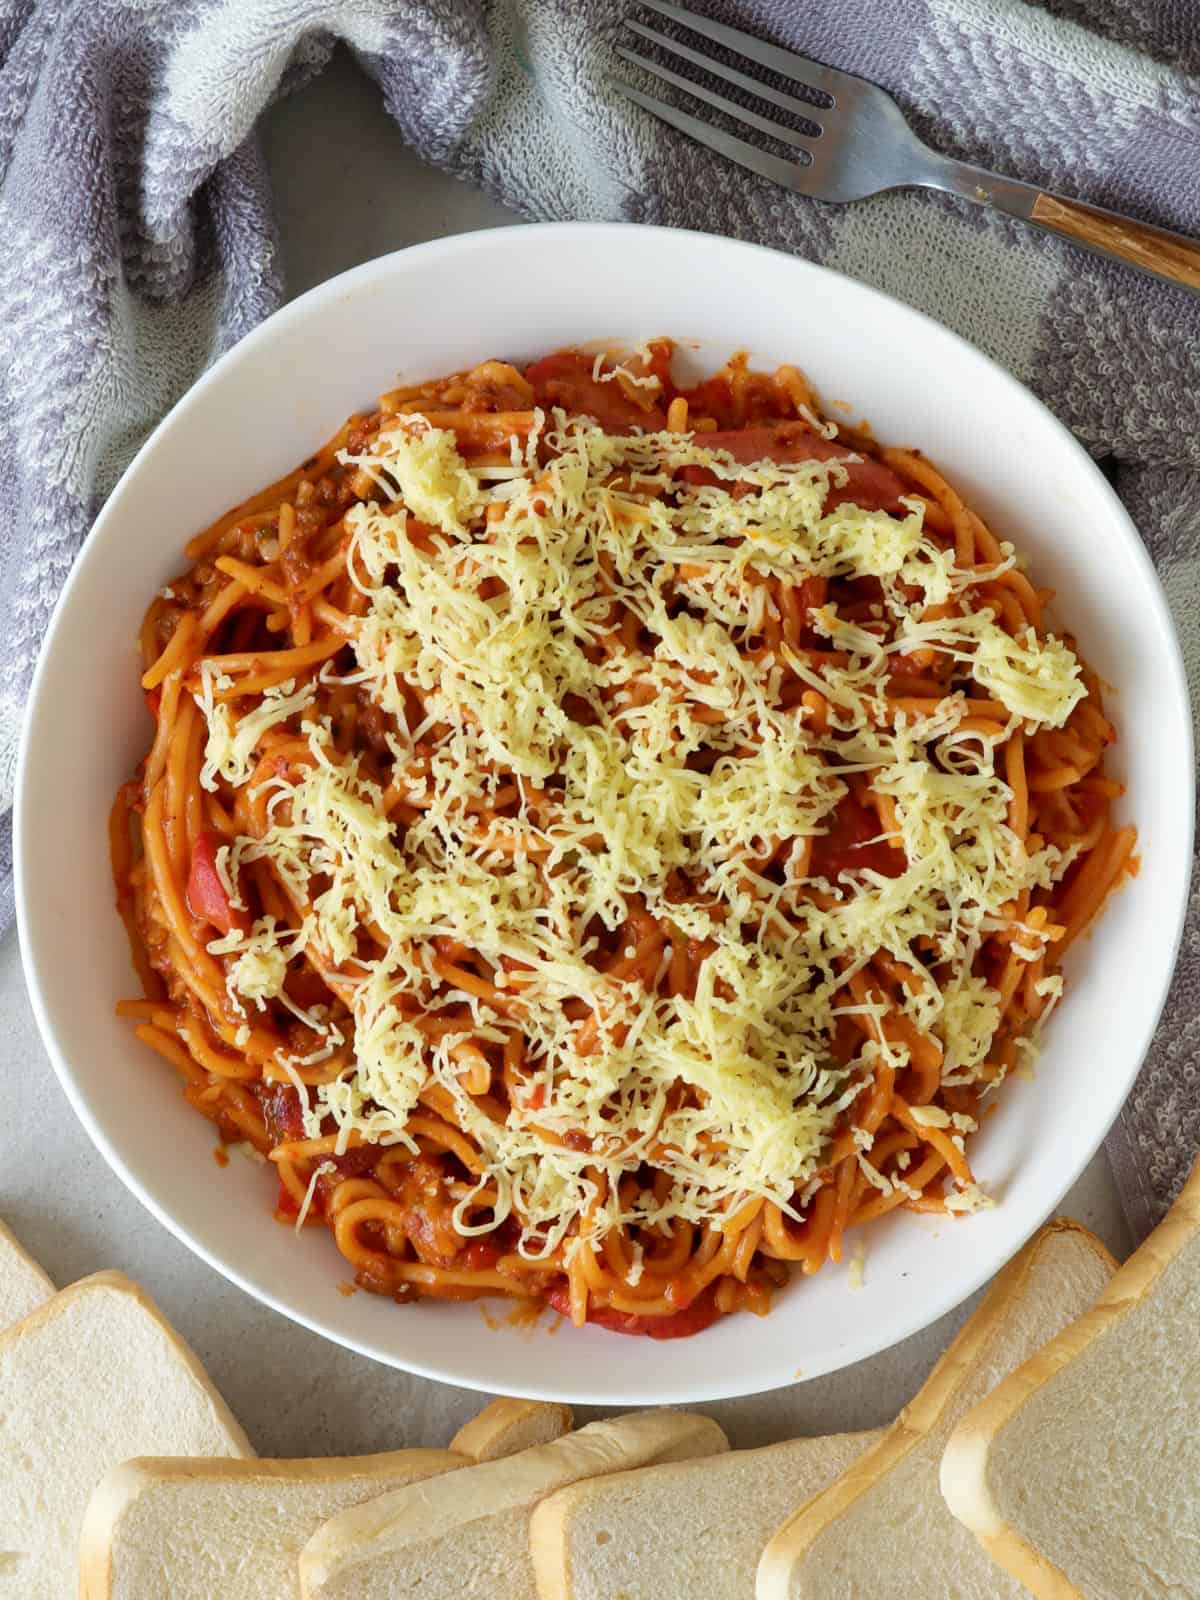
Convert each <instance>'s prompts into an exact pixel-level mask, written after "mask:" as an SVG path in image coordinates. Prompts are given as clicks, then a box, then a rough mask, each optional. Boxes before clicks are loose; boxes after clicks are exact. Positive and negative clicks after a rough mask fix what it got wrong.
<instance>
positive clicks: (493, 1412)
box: [450, 1400, 571, 1461]
mask: <svg viewBox="0 0 1200 1600" xmlns="http://www.w3.org/2000/svg"><path fill="white" fill-rule="evenodd" d="M570 1431H571V1408H570V1406H559V1405H551V1404H549V1403H548V1402H546V1401H545V1400H493V1401H492V1402H491V1404H490V1405H486V1406H484V1408H483V1410H482V1411H481V1412H480V1413H479V1415H478V1416H477V1417H472V1418H471V1420H470V1422H464V1423H463V1425H462V1427H461V1428H460V1429H459V1430H458V1432H457V1433H456V1434H455V1435H454V1437H453V1439H451V1441H450V1448H451V1450H456V1451H457V1452H458V1454H459V1455H460V1456H469V1457H470V1459H471V1460H472V1461H499V1460H500V1458H501V1457H502V1456H512V1455H516V1453H517V1451H518V1450H530V1449H532V1448H533V1446H534V1445H535V1444H549V1443H550V1442H551V1441H552V1440H553V1439H560V1438H561V1437H562V1436H563V1434H564V1433H569V1432H570Z"/></svg>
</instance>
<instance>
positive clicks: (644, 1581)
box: [529, 1429, 882, 1600]
mask: <svg viewBox="0 0 1200 1600" xmlns="http://www.w3.org/2000/svg"><path fill="white" fill-rule="evenodd" d="M881 1437H882V1431H881V1430H879V1429H876V1430H875V1431H874V1432H871V1433H835V1434H830V1435H828V1436H826V1437H825V1438H817V1439H789V1440H788V1441H787V1442H786V1443H784V1444H772V1445H767V1446H766V1447H765V1448H764V1449H761V1450H731V1451H729V1453H728V1454H726V1455H721V1456H710V1457H707V1458H705V1459H703V1460H698V1461H680V1462H674V1463H672V1464H670V1465H667V1466H658V1467H641V1468H639V1469H638V1470H637V1471H634V1472H615V1473H612V1474H611V1475H609V1476H607V1477H603V1478H587V1479H585V1480H584V1481H583V1482H582V1483H574V1484H572V1485H571V1486H570V1488H568V1489H560V1490H559V1491H558V1493H557V1494H552V1495H551V1496H550V1497H549V1499H547V1500H543V1501H542V1503H541V1505H539V1506H538V1507H537V1508H536V1509H535V1511H534V1513H533V1517H532V1519H531V1521H530V1525H529V1543H530V1552H531V1554H532V1557H533V1569H534V1573H535V1576H536V1578H537V1589H538V1595H539V1596H540V1600H674V1597H675V1596H676V1595H694V1596H696V1597H697V1600H699V1597H701V1596H702V1597H703V1600H749V1596H751V1595H753V1593H754V1574H755V1569H756V1568H757V1566H758V1558H759V1556H760V1555H761V1554H762V1551H763V1546H764V1545H765V1544H766V1542H767V1540H768V1539H769V1538H770V1537H771V1535H772V1534H773V1533H774V1532H775V1530H776V1528H778V1526H779V1524H780V1523H781V1522H782V1521H783V1519H784V1518H785V1517H786V1516H787V1515H788V1514H789V1512H791V1511H792V1510H794V1509H795V1506H796V1504H797V1502H798V1501H800V1500H804V1499H807V1498H808V1497H809V1496H810V1495H814V1494H816V1493H817V1492H818V1491H819V1490H821V1489H823V1488H825V1486H826V1484H828V1483H831V1482H832V1481H833V1479H834V1478H836V1477H838V1476H839V1475H840V1474H841V1473H842V1472H844V1471H845V1470H846V1468H847V1467H848V1466H849V1465H850V1463H851V1462H852V1461H854V1460H855V1459H856V1458H857V1457H858V1456H860V1455H861V1454H862V1453H863V1451H864V1450H866V1449H868V1448H869V1447H870V1446H871V1445H873V1444H875V1443H877V1442H878V1440H879V1439H880V1438H881Z"/></svg>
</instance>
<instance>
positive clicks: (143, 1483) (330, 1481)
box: [79, 1400, 571, 1600]
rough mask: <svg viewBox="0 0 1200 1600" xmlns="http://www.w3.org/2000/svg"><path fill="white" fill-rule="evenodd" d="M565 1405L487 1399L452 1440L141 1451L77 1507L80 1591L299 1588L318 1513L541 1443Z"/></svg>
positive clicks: (247, 1595) (228, 1596) (175, 1596)
mask: <svg viewBox="0 0 1200 1600" xmlns="http://www.w3.org/2000/svg"><path fill="white" fill-rule="evenodd" d="M570 1425H571V1413H570V1410H569V1408H568V1407H567V1406H559V1405H547V1404H544V1403H543V1402H541V1401H537V1400H494V1401H493V1402H492V1403H491V1405H488V1406H485V1407H484V1409H483V1410H482V1411H481V1412H480V1413H479V1415H478V1416H477V1417H474V1418H473V1419H472V1420H471V1421H470V1422H468V1423H467V1424H465V1426H464V1427H462V1428H460V1429H459V1431H458V1433H457V1434H456V1435H455V1437H454V1440H453V1442H452V1444H451V1447H450V1449H449V1450H394V1451H391V1452H389V1453H387V1454H382V1455H373V1456H348V1457H342V1458H340V1459H339V1458H333V1459H329V1460H312V1461H231V1460H222V1459H219V1458H214V1459H208V1460H189V1459H185V1458H171V1457H165V1458H159V1459H155V1458H143V1459H141V1460H135V1461H126V1462H125V1463H123V1465H121V1466H119V1467H115V1468H114V1469H113V1470H112V1471H111V1472H110V1473H109V1474H108V1475H107V1476H106V1477H105V1478H104V1479H102V1480H101V1482H100V1484H99V1485H98V1487H97V1489H96V1491H95V1493H94V1494H93V1495H92V1498H91V1501H90V1502H89V1505H88V1509H87V1513H86V1515H85V1516H84V1519H83V1537H82V1542H81V1547H80V1558H79V1566H80V1595H81V1600H213V1596H215V1595H219V1596H220V1597H221V1600H299V1596H300V1574H299V1570H298V1566H297V1561H298V1558H299V1555H300V1551H301V1550H302V1549H303V1547H304V1545H305V1544H306V1543H307V1542H308V1540H309V1539H310V1538H311V1537H312V1535H313V1534H314V1533H315V1532H316V1531H317V1529H318V1528H319V1527H320V1526H321V1524H322V1523H323V1522H326V1521H328V1519H329V1518H330V1517H334V1516H336V1515H337V1514H338V1512H340V1511H345V1510H347V1509H348V1508H349V1507H350V1506H356V1505H359V1504H360V1503H361V1502H362V1501H364V1500H372V1499H374V1498H376V1496H378V1495H381V1494H389V1493H390V1492H391V1491H392V1490H394V1489H403V1488H405V1487H407V1485H408V1484H410V1483H416V1482H417V1481H418V1480H419V1479H421V1478H429V1477H433V1476H434V1475H435V1474H436V1473H439V1472H450V1471H453V1469H454V1468H456V1467H464V1466H467V1465H468V1464H469V1463H470V1462H471V1461H472V1460H489V1461H495V1460H498V1459H500V1457H502V1456H504V1455H512V1454H514V1453H515V1452H516V1451H518V1450H525V1449H528V1448H529V1447H530V1446H532V1445H535V1444H544V1443H546V1442H547V1441H548V1440H550V1439H556V1438H558V1437H559V1436H560V1435H561V1434H563V1433H565V1432H566V1431H567V1429H568V1428H569V1427H570Z"/></svg>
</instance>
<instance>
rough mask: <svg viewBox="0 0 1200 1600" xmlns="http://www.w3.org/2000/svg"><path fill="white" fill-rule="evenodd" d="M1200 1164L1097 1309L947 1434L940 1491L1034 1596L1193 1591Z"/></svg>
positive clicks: (1199, 1557) (1197, 1582)
mask: <svg viewBox="0 0 1200 1600" xmlns="http://www.w3.org/2000/svg"><path fill="white" fill-rule="evenodd" d="M1198 1329H1200V1162H1198V1163H1197V1165H1196V1167H1195V1168H1194V1170H1193V1172H1192V1175H1191V1177H1190V1178H1189V1179H1188V1182H1187V1185H1186V1186H1185V1188H1184V1190H1183V1193H1182V1194H1181V1195H1180V1196H1179V1199H1178V1200H1177V1201H1176V1202H1175V1205H1174V1206H1173V1207H1172V1209H1171V1211H1170V1212H1168V1214H1167V1216H1166V1218H1165V1219H1164V1220H1163V1221H1162V1222H1161V1223H1160V1224H1159V1226H1158V1227H1157V1228H1156V1229H1155V1230H1154V1232H1153V1233H1152V1234H1151V1235H1150V1237H1149V1238H1148V1239H1147V1240H1146V1242H1145V1244H1143V1245H1142V1246H1141V1248H1140V1249H1139V1250H1137V1251H1135V1252H1134V1254H1133V1255H1132V1256H1130V1258H1129V1260H1128V1261H1127V1262H1126V1263H1125V1265H1124V1266H1123V1267H1122V1268H1121V1270H1120V1271H1119V1272H1118V1273H1117V1275H1116V1277H1114V1278H1113V1280H1112V1282H1111V1283H1110V1284H1109V1286H1108V1288H1107V1289H1105V1291H1104V1293H1103V1294H1102V1295H1101V1296H1100V1299H1099V1300H1098V1301H1097V1303H1096V1305H1095V1306H1094V1307H1093V1309H1092V1310H1091V1311H1088V1312H1087V1313H1085V1315H1083V1316H1082V1317H1080V1318H1079V1320H1078V1321H1077V1322H1074V1323H1072V1324H1071V1326H1070V1327H1069V1328H1067V1329H1066V1330H1065V1331H1064V1332H1062V1333H1060V1334H1059V1336H1058V1337H1057V1338H1056V1339H1055V1340H1054V1341H1053V1342H1052V1343H1050V1344H1048V1345H1047V1346H1046V1347H1045V1349H1043V1350H1040V1351H1039V1352H1038V1353H1037V1355H1035V1356H1033V1357H1032V1358H1031V1359H1030V1360H1029V1361H1027V1362H1026V1363H1025V1365H1024V1366H1023V1367H1021V1368H1020V1369H1019V1370H1018V1371H1017V1372H1014V1373H1013V1374H1012V1375H1011V1377H1009V1378H1006V1379H1005V1381H1004V1382H1003V1383H1002V1384H1001V1385H1000V1386H999V1388H998V1389H996V1390H995V1392H994V1393H993V1394H991V1395H990V1396H989V1397H988V1398H987V1399H986V1400H984V1401H983V1403H982V1404H981V1405H979V1406H977V1407H976V1408H975V1410H973V1411H971V1412H970V1413H969V1414H968V1415H967V1416H966V1417H964V1418H963V1420H962V1422H961V1423H960V1424H959V1425H958V1427H957V1428H956V1429H955V1430H954V1433H953V1435H952V1436H951V1438H950V1442H949V1445H948V1446H947V1448H946V1453H945V1455H944V1457H943V1459H942V1472H941V1480H942V1492H943V1494H944V1495H945V1496H946V1500H947V1502H948V1503H949V1505H950V1509H951V1510H952V1511H953V1512H954V1514H955V1515H956V1516H958V1517H960V1518H961V1519H962V1521H963V1522H964V1523H966V1525H967V1526H968V1527H969V1528H971V1529H972V1530H973V1531H974V1533H975V1535H976V1537H977V1538H978V1539H979V1542H980V1543H981V1544H982V1545H983V1547H984V1549H985V1550H987V1551H989V1552H990V1553H991V1555H992V1556H993V1557H994V1558H995V1559H996V1560H997V1561H998V1562H1000V1563H1001V1565H1002V1566H1004V1567H1006V1568H1007V1569H1008V1571H1009V1572H1011V1573H1012V1574H1013V1575H1014V1577H1016V1578H1019V1579H1020V1581H1021V1582H1022V1583H1023V1584H1025V1585H1026V1587H1027V1588H1028V1589H1030V1590H1032V1591H1033V1593H1034V1594H1035V1595H1037V1596H1039V1597H1040V1600H1083V1597H1086V1600H1132V1597H1133V1596H1135V1595H1145V1596H1155V1597H1159V1596H1168V1595H1170V1596H1180V1597H1182V1596H1184V1595H1200V1510H1198V1501H1197V1495H1198V1493H1200V1427H1198V1426H1197V1424H1198V1422H1200V1334H1198V1332H1197V1330H1198Z"/></svg>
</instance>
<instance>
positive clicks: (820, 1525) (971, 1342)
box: [756, 1217, 1117, 1600]
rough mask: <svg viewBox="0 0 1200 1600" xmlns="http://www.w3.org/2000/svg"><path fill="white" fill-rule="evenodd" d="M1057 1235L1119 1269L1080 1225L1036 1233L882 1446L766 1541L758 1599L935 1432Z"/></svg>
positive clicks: (766, 1598) (786, 1583)
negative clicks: (1069, 1235)
mask: <svg viewBox="0 0 1200 1600" xmlns="http://www.w3.org/2000/svg"><path fill="white" fill-rule="evenodd" d="M1061 1233H1072V1234H1076V1235H1078V1236H1079V1238H1080V1239H1081V1240H1082V1241H1083V1242H1084V1243H1085V1244H1086V1245H1087V1246H1088V1247H1089V1248H1090V1249H1091V1250H1093V1251H1094V1253H1095V1254H1096V1256H1097V1257H1098V1258H1099V1259H1100V1260H1101V1261H1103V1262H1104V1264H1105V1265H1106V1266H1109V1267H1110V1268H1115V1267H1116V1265H1117V1263H1116V1261H1115V1259H1114V1257H1113V1256H1112V1254H1111V1252H1110V1251H1109V1250H1107V1249H1106V1248H1105V1246H1104V1245H1103V1244H1102V1243H1101V1242H1100V1240H1099V1239H1097V1238H1096V1236H1095V1234H1093V1233H1092V1232H1091V1231H1090V1230H1089V1229H1087V1228H1084V1227H1081V1226H1080V1224H1079V1223H1077V1222H1071V1221H1068V1220H1067V1219H1066V1218H1063V1217H1060V1218H1057V1219H1055V1220H1054V1221H1053V1222H1049V1223H1047V1224H1046V1226H1045V1227H1043V1228H1041V1229H1040V1230H1039V1231H1038V1232H1037V1233H1036V1234H1035V1235H1034V1236H1033V1238H1032V1239H1030V1241H1029V1242H1028V1243H1027V1244H1026V1245H1025V1247H1024V1248H1023V1249H1022V1250H1020V1251H1018V1253H1017V1254H1016V1255H1015V1256H1014V1257H1013V1258H1012V1260H1011V1261H1009V1262H1008V1263H1007V1265H1006V1266H1004V1267H1003V1268H1002V1269H1001V1270H1000V1272H999V1273H997V1275H996V1277H995V1278H994V1279H993V1280H992V1285H991V1288H990V1289H989V1290H988V1293H987V1295H986V1297H985V1298H984V1301H983V1303H982V1305H980V1307H979V1308H978V1310H977V1311H976V1312H975V1313H974V1315H973V1316H972V1317H971V1318H970V1319H969V1320H968V1321H967V1323H966V1324H965V1325H964V1326H963V1327H962V1328H961V1329H960V1330H959V1332H958V1334H957V1336H956V1337H955V1338H954V1340H953V1341H952V1343H951V1344H950V1346H949V1348H948V1349H947V1350H946V1352H945V1354H944V1355H943V1356H942V1358H941V1360H940V1361H938V1363H937V1365H936V1366H935V1367H934V1368H933V1371H932V1372H931V1373H930V1374H929V1377H928V1378H927V1379H926V1380H925V1382H924V1384H923V1385H922V1386H921V1389H920V1390H919V1391H918V1393H917V1394H916V1396H915V1397H914V1398H913V1399H912V1400H911V1401H910V1402H909V1404H908V1405H907V1406H905V1408H904V1410H903V1411H901V1413H900V1415H899V1416H898V1417H897V1418H896V1420H895V1422H894V1423H892V1425H891V1427H890V1428H888V1429H887V1430H886V1431H885V1433H884V1435H883V1438H882V1439H881V1440H880V1441H879V1443H878V1444H877V1445H875V1446H874V1448H873V1449H870V1450H867V1451H866V1452H865V1454H864V1455H862V1456H860V1457H859V1459H858V1460H857V1461H855V1462H854V1463H853V1465H852V1466H850V1467H849V1468H848V1469H847V1470H846V1471H845V1472H844V1473H843V1474H842V1476H841V1477H840V1478H839V1479H838V1480H837V1482H836V1483H832V1484H830V1486H829V1488H828V1489H824V1490H822V1491H821V1493H820V1494H817V1495H814V1496H813V1498H812V1499H811V1500H809V1501H808V1502H807V1503H806V1504H805V1505H803V1506H801V1507H800V1509H799V1510H798V1511H796V1512H795V1513H794V1514H793V1515H792V1516H791V1517H790V1518H789V1519H788V1521H787V1522H785V1523H784V1525H783V1527H782V1528H780V1530H779V1532H778V1533H776V1535H775V1536H774V1538H773V1539H771V1541H770V1543H769V1544H768V1545H767V1547H766V1549H765V1550H764V1551H763V1554H762V1559H761V1560H760V1562H759V1566H758V1579H757V1583H756V1595H757V1600H789V1591H790V1586H791V1574H792V1569H793V1567H794V1565H795V1563H796V1561H797V1560H798V1559H799V1558H800V1557H801V1556H802V1555H803V1554H804V1552H805V1551H806V1550H807V1549H808V1548H809V1547H810V1546H811V1545H812V1544H813V1543H814V1541H815V1540H816V1539H817V1537H818V1535H820V1534H821V1533H823V1532H824V1531H825V1529H826V1528H827V1527H828V1526H829V1524H830V1523H832V1522H836V1521H837V1519H838V1518H839V1517H843V1516H845V1514H846V1513H847V1512H848V1511H849V1510H850V1508H851V1507H852V1506H853V1505H854V1504H855V1502H856V1501H857V1500H859V1499H861V1498H862V1496H863V1495H864V1494H865V1493H866V1492H867V1490H869V1489H871V1488H872V1487H873V1486H874V1485H875V1484H876V1483H878V1482H879V1481H880V1479H882V1478H884V1477H885V1476H886V1475H887V1474H888V1473H889V1472H891V1471H892V1469H893V1468H894V1467H896V1466H897V1465H898V1464H899V1463H900V1462H901V1461H903V1460H904V1458H905V1457H906V1456H907V1455H908V1454H909V1453H910V1452H911V1451H912V1450H914V1449H915V1448H916V1447H917V1445H918V1444H920V1443H921V1441H922V1440H923V1439H924V1438H925V1436H926V1435H927V1434H928V1433H929V1432H930V1431H931V1430H932V1429H933V1428H934V1427H936V1425H937V1423H938V1421H939V1419H940V1418H941V1415H942V1413H943V1412H944V1410H945V1409H946V1407H947V1406H948V1405H949V1404H950V1402H951V1401H952V1400H953V1398H954V1396H955V1394H956V1393H957V1392H958V1390H959V1388H960V1386H961V1385H962V1383H963V1382H964V1381H965V1380H966V1378H967V1377H968V1375H969V1374H970V1373H971V1371H972V1369H973V1368H974V1366H975V1363H976V1362H977V1360H978V1359H979V1358H980V1356H981V1355H982V1354H983V1352H984V1351H985V1350H986V1347H987V1345H988V1342H989V1340H990V1339H991V1337H992V1335H993V1334H994V1333H995V1332H996V1330H997V1329H998V1328H999V1326H1000V1324H1001V1323H1002V1321H1003V1320H1004V1316H1005V1314H1006V1312H1007V1310H1008V1307H1009V1305H1010V1304H1011V1303H1012V1301H1013V1299H1014V1298H1015V1297H1016V1296H1017V1295H1018V1294H1019V1293H1020V1291H1021V1288H1022V1286H1023V1285H1024V1283H1025V1282H1026V1280H1027V1279H1028V1277H1029V1274H1030V1272H1031V1271H1032V1268H1033V1264H1034V1262H1035V1261H1036V1260H1037V1257H1038V1255H1039V1253H1040V1252H1041V1250H1042V1249H1043V1248H1044V1246H1045V1244H1046V1241H1047V1240H1048V1239H1051V1238H1053V1237H1054V1236H1055V1235H1056V1234H1061Z"/></svg>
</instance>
